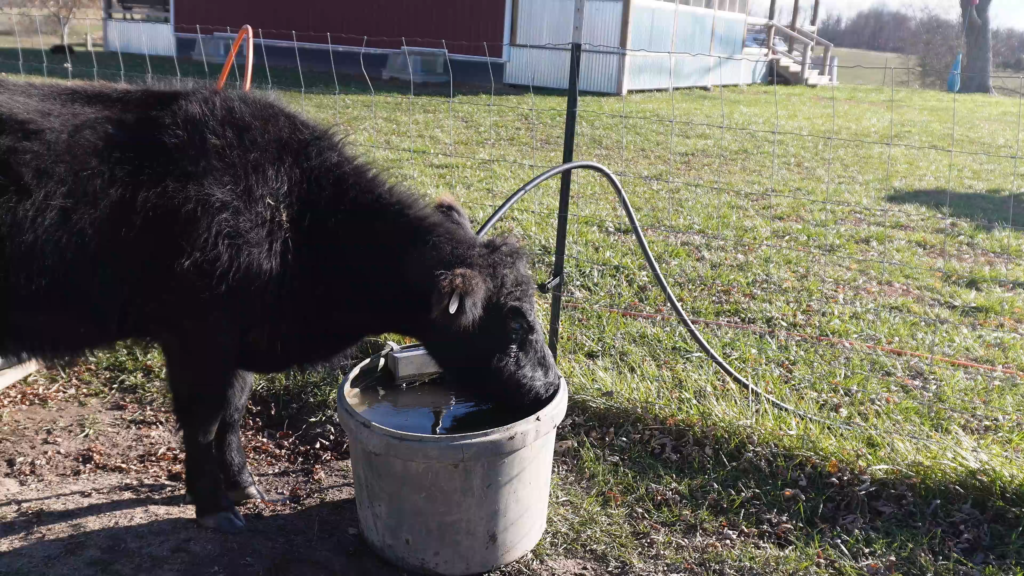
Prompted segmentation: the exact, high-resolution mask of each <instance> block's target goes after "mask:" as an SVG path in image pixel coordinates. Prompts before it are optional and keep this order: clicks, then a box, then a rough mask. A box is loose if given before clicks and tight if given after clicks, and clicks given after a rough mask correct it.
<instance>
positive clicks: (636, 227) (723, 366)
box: [476, 161, 853, 430]
mask: <svg viewBox="0 0 1024 576" xmlns="http://www.w3.org/2000/svg"><path fill="white" fill-rule="evenodd" d="M576 169H586V170H593V171H594V172H597V173H599V174H601V175H602V176H604V178H605V180H607V181H608V183H609V184H611V185H612V187H613V188H615V193H616V194H618V196H619V201H620V202H621V203H622V209H623V211H625V212H626V218H628V219H629V225H630V227H631V228H632V229H633V235H634V236H635V237H636V241H637V243H639V244H640V251H641V252H643V254H644V260H646V261H647V266H648V268H650V269H651V273H652V274H654V278H655V280H657V281H658V285H659V286H661V291H662V292H663V293H664V294H665V297H666V298H668V303H669V305H671V306H672V311H673V312H675V313H676V316H678V317H679V319H680V320H682V322H683V326H684V327H685V328H686V332H687V333H689V335H690V338H692V339H693V341H694V342H696V343H697V346H698V347H699V348H700V349H701V351H702V352H704V355H705V356H707V357H708V358H709V359H710V360H711V361H712V362H714V363H715V366H718V368H719V369H720V370H721V371H722V372H724V373H725V374H726V376H728V377H729V378H730V379H732V381H733V382H736V383H737V384H739V385H740V386H742V387H743V388H745V389H747V390H748V391H749V392H751V393H753V394H756V395H758V396H760V397H761V398H763V399H765V400H767V401H768V402H769V403H770V404H771V405H772V406H775V407H776V408H779V409H781V410H785V411H786V412H790V413H792V414H795V415H797V416H800V417H802V418H806V419H807V420H812V421H814V422H818V423H820V424H825V425H827V426H835V427H838V428H845V429H848V430H849V429H853V427H852V426H850V425H848V424H845V423H842V422H833V421H829V420H825V419H822V418H819V417H817V416H814V415H811V414H808V413H807V412H804V411H803V410H799V409H797V408H794V407H793V406H790V405H789V404H786V403H785V402H783V401H781V400H779V399H778V398H775V397H774V396H772V395H771V394H769V393H767V392H765V391H764V390H762V389H761V388H759V387H757V386H755V385H754V384H753V383H751V382H750V381H748V380H747V379H746V378H744V377H743V376H740V375H739V373H737V372H736V371H735V370H733V369H732V366H729V364H728V363H727V362H726V361H725V360H723V359H722V357H721V356H719V355H718V353H716V352H715V351H714V350H713V349H712V348H711V346H710V345H709V344H708V343H707V342H706V341H705V340H704V337H703V336H701V335H700V332H698V331H697V328H696V327H695V326H694V325H693V322H691V321H690V318H689V317H688V316H687V315H686V312H684V311H683V308H682V307H681V306H680V305H679V302H678V301H677V300H676V297H675V294H673V293H672V289H671V288H669V286H668V282H666V281H665V277H664V276H663V275H662V274H661V269H660V268H659V267H658V263H657V262H655V261H654V256H652V255H651V249H650V248H648V246H647V239H646V238H644V233H643V231H642V230H641V229H640V224H639V223H638V222H637V220H636V214H634V212H633V207H632V206H630V204H629V198H627V197H626V192H625V190H623V189H622V185H621V184H619V181H618V179H617V178H615V175H614V174H612V173H611V172H610V171H609V170H608V169H607V168H605V167H604V166H601V165H600V164H597V163H596V162H585V161H584V162H569V163H568V164H562V165H561V166H557V167H555V168H552V169H550V170H548V171H546V172H544V173H543V174H541V175H540V176H537V177H536V178H534V179H533V180H530V181H529V182H527V183H526V184H525V185H523V187H522V188H520V189H519V190H516V191H515V193H514V194H512V195H511V196H509V197H508V200H505V202H504V203H502V205H501V206H499V207H498V209H497V210H496V211H495V212H494V214H491V217H490V218H488V219H487V221H486V222H484V224H483V226H481V227H480V230H478V231H477V233H476V234H477V236H483V235H484V234H487V232H488V231H489V230H490V229H491V228H492V227H493V226H494V224H495V223H496V222H497V221H498V220H499V219H500V218H501V217H502V216H504V215H505V213H506V212H508V210H509V208H511V207H512V206H513V205H514V204H515V203H516V202H518V201H519V200H520V199H521V198H522V197H523V196H525V195H526V193H527V192H529V191H530V190H533V189H534V188H536V187H537V186H539V185H540V184H541V183H542V182H544V181H545V180H548V179H550V178H551V177H553V176H557V175H559V174H561V173H562V172H566V171H569V170H576ZM563 285H564V284H563Z"/></svg>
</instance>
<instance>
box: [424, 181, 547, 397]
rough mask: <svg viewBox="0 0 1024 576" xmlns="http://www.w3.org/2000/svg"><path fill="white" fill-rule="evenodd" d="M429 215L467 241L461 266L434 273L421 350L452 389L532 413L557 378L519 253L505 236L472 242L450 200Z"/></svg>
mask: <svg viewBox="0 0 1024 576" xmlns="http://www.w3.org/2000/svg"><path fill="white" fill-rule="evenodd" d="M436 209H437V211H438V212H439V213H440V214H442V215H443V216H444V217H445V218H447V219H448V220H449V221H450V222H452V223H454V224H456V225H457V226H459V227H460V228H462V229H464V232H465V233H466V234H468V235H470V236H472V240H471V244H470V245H471V246H472V251H473V257H472V258H470V259H468V261H469V262H471V264H469V265H467V266H466V267H460V268H455V269H452V270H441V271H437V272H436V286H435V288H434V296H433V299H432V321H431V323H430V324H431V329H430V330H429V334H426V335H424V338H423V344H424V346H425V347H426V348H427V351H428V352H429V353H430V355H431V356H432V357H433V358H434V360H435V361H436V362H437V363H438V365H440V366H441V368H443V369H444V371H445V376H446V378H449V379H450V380H451V381H453V382H454V383H455V384H456V385H457V386H460V387H463V388H465V389H467V390H472V391H473V392H474V393H475V394H478V395H481V396H483V397H484V398H486V399H489V400H491V401H493V402H495V403H498V404H500V405H501V406H503V407H507V408H509V409H512V410H532V409H538V408H540V407H541V405H542V404H543V403H544V402H545V401H546V400H548V399H549V398H550V397H551V396H552V395H553V394H554V392H555V391H556V390H557V389H558V385H559V375H558V369H557V368H556V366H555V361H554V358H553V357H552V355H551V351H550V350H548V347H547V345H546V343H545V340H544V331H543V326H541V324H540V323H539V322H538V321H537V317H536V314H535V301H534V291H535V289H536V288H535V286H536V285H535V283H534V279H533V276H532V275H531V274H530V271H529V267H528V265H527V259H526V254H525V253H524V252H523V251H522V250H520V248H519V246H518V245H517V244H516V243H515V242H514V241H512V240H510V239H507V238H493V239H487V240H478V239H476V237H475V234H474V232H473V228H472V226H471V224H470V221H469V218H468V217H467V216H466V214H465V213H464V212H463V211H462V209H461V208H460V207H459V206H458V204H456V203H455V202H454V201H453V200H450V199H442V200H441V201H439V202H438V204H437V206H436Z"/></svg>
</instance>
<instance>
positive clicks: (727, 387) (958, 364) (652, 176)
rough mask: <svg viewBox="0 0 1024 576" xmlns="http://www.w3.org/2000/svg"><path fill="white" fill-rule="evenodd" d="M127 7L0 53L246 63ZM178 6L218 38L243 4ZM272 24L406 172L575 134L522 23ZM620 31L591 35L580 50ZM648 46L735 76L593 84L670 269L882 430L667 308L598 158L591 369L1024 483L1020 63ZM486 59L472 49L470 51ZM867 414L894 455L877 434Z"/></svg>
mask: <svg viewBox="0 0 1024 576" xmlns="http://www.w3.org/2000/svg"><path fill="white" fill-rule="evenodd" d="M5 19H6V20H7V21H8V22H9V26H7V25H5V23H4V20H5ZM103 29H104V28H103V24H102V22H100V21H98V20H89V19H81V20H80V21H76V22H74V23H73V24H72V26H71V34H72V38H71V43H72V44H73V45H75V46H83V47H84V48H82V49H81V50H79V51H78V52H77V53H76V54H74V55H69V54H66V53H65V56H64V60H63V61H62V60H61V59H60V56H54V55H53V54H51V55H50V58H49V59H47V51H48V45H50V44H53V43H56V42H55V36H54V35H53V34H52V33H51V34H49V35H48V34H47V33H46V32H45V31H44V28H43V27H42V26H41V25H39V20H38V18H35V17H34V16H28V15H22V14H7V15H2V14H0V72H2V73H4V74H6V75H8V76H17V77H23V78H26V79H28V78H37V79H44V80H50V81H56V80H58V79H60V81H64V82H70V81H108V82H119V83H134V84H147V83H148V84H160V85H165V84H174V85H208V84H209V82H210V78H211V77H210V68H211V67H212V68H213V69H214V70H217V69H219V67H220V66H221V65H222V63H223V58H224V56H223V55H219V54H213V53H210V52H209V51H208V45H207V43H206V42H202V41H200V42H194V49H193V51H192V52H191V53H189V54H183V53H179V52H178V50H174V51H172V52H171V54H170V55H167V56H163V55H158V54H156V53H151V51H152V50H154V48H153V47H154V46H156V45H157V43H156V42H155V41H148V40H146V37H145V36H144V35H143V36H142V38H141V42H139V45H140V46H141V53H134V52H132V53H129V51H127V50H126V49H125V48H126V45H125V43H124V42H126V41H127V40H128V39H125V38H118V37H116V36H115V35H114V34H112V35H111V38H109V39H106V38H102V37H101V34H102V32H101V31H102V30H103ZM27 30H30V31H34V32H35V34H31V33H28V34H26V31H27ZM110 30H116V28H115V27H111V28H110ZM177 32H178V33H179V34H181V35H182V38H193V37H194V38H204V39H210V38H213V37H214V35H215V34H222V33H223V34H230V29H222V28H216V27H208V26H197V27H195V28H194V29H193V28H189V29H187V30H186V29H184V28H182V29H179V30H177ZM86 35H89V36H90V37H91V38H92V41H91V42H86V38H85V37H86ZM188 35H191V36H188ZM131 42H132V43H133V46H134V42H135V39H134V38H133V39H131ZM256 44H257V45H258V47H257V48H255V54H254V57H255V59H256V60H257V62H256V65H255V66H254V71H257V72H260V73H259V74H257V73H255V72H254V76H255V77H254V79H253V87H254V89H256V90H262V91H266V92H273V93H274V94H275V97H277V98H279V99H281V100H282V101H284V102H285V103H287V104H289V105H291V106H294V107H295V108H297V109H299V110H301V111H302V112H303V113H304V114H305V115H307V116H308V117H310V118H312V119H315V120H317V121H320V122H324V123H327V124H330V125H333V126H336V127H338V128H339V131H340V132H342V133H344V134H346V136H347V140H346V141H347V143H348V145H349V146H350V147H351V149H352V150H354V151H355V152H356V153H357V154H359V155H361V156H362V157H364V158H365V159H367V161H369V162H371V163H372V164H374V165H375V166H377V167H379V168H381V169H383V170H386V171H387V172H388V173H389V174H390V175H391V177H393V178H395V179H397V180H402V181H404V182H406V183H407V184H408V185H409V186H410V187H413V188H416V189H418V190H421V191H423V192H424V193H426V194H430V195H437V194H442V193H450V194H454V195H455V196H456V197H458V198H459V199H460V200H462V202H463V204H464V206H465V207H466V208H467V210H468V211H469V212H470V213H471V214H472V216H473V217H474V219H476V220H478V221H480V220H482V219H483V218H485V217H486V216H487V215H489V214H490V213H491V212H492V211H493V210H494V209H495V208H497V206H498V205H499V204H500V203H501V201H502V200H503V199H504V198H505V197H506V196H507V195H508V194H510V193H511V192H512V191H514V190H515V188H517V187H518V186H519V185H520V184H522V183H524V182H526V181H527V180H529V179H530V178H532V177H533V176H535V175H536V174H537V173H539V172H541V171H543V170H545V169H547V168H549V167H551V166H553V165H556V164H559V163H560V162H561V155H562V144H563V129H564V117H565V97H566V95H565V93H564V91H552V90H550V89H547V88H542V87H540V86H537V85H536V84H537V80H536V77H535V76H534V75H532V74H531V75H529V81H528V82H527V84H525V85H521V86H507V85H505V84H504V82H503V78H502V75H501V71H502V69H503V68H502V67H503V64H502V63H501V62H500V55H501V54H502V52H504V51H505V50H506V49H511V48H512V46H509V45H501V44H485V43H478V44H470V43H465V42H446V41H444V40H428V39H419V38H415V39H413V38H379V37H368V36H353V35H346V34H330V35H328V34H310V33H299V32H296V31H290V30H287V31H286V30H265V29H258V30H256ZM178 46H179V48H180V47H181V46H183V43H182V41H181V39H179V41H178ZM403 47H405V48H430V49H433V50H437V51H438V52H437V53H438V54H440V55H442V56H443V66H442V69H443V71H444V72H443V74H442V75H443V79H442V80H439V81H438V82H436V83H429V82H416V81H415V80H414V78H413V77H414V76H415V74H414V70H413V69H412V64H411V62H409V61H408V60H406V61H404V62H403V63H401V64H403V65H404V66H405V67H406V70H405V75H404V76H408V78H405V77H404V76H403V75H402V74H398V73H397V71H394V70H390V69H389V68H388V66H389V65H388V64H387V63H383V64H382V60H386V59H387V58H388V55H390V54H395V53H396V52H395V50H396V49H399V48H403ZM517 48H523V47H522V46H517ZM529 48H533V49H536V50H567V49H568V46H567V45H545V46H532V47H529ZM134 49H135V48H134V47H133V50H134ZM617 49H618V48H617V47H608V46H596V45H589V46H586V47H585V51H584V55H583V62H584V68H585V64H586V62H587V59H588V57H593V55H594V54H596V53H598V52H607V51H610V50H617ZM325 52H326V53H325ZM533 53H534V52H533V51H532V50H529V51H528V52H527V54H528V55H532V54H533ZM464 54H474V55H475V54H480V55H482V57H483V58H484V60H479V59H477V60H465V59H463V58H462V57H461V56H460V55H464ZM644 56H645V57H664V58H666V60H667V62H668V63H669V70H670V71H671V70H673V69H674V64H675V63H676V62H678V61H680V60H682V59H697V58H700V59H709V58H710V59H714V60H717V61H718V62H719V84H720V85H719V86H716V87H712V89H710V90H701V89H681V88H677V87H674V84H675V80H674V78H672V77H671V76H670V84H672V85H673V87H672V88H670V89H668V90H666V91H663V92H638V93H628V94H620V95H596V94H588V93H581V94H580V95H579V108H578V111H577V112H578V118H579V120H578V125H577V133H576V152H575V156H576V158H577V159H587V160H593V161H596V162H600V163H603V164H605V165H606V166H608V167H610V168H611V169H613V171H614V172H615V173H616V175H617V177H618V178H619V179H620V180H621V181H622V182H623V184H624V185H625V187H626V189H627V191H628V193H629V194H630V196H631V199H632V202H633V205H634V207H635V208H636V209H637V212H638V216H639V218H640V221H641V224H642V226H643V229H644V232H645V234H647V235H648V237H649V242H650V244H651V248H652V250H653V251H654V254H655V257H656V258H657V259H658V260H659V262H660V263H661V264H662V268H663V271H664V272H665V274H666V277H668V278H669V281H670V283H671V284H672V285H673V288H674V290H675V291H676V292H677V294H678V295H679V298H680V301H681V303H682V304H683V306H684V308H686V309H687V310H688V311H689V312H692V314H693V316H694V317H695V318H696V319H697V322H698V324H699V325H700V326H701V328H702V329H703V330H705V331H706V333H707V337H708V339H709V341H710V342H711V343H712V345H713V346H714V347H715V348H716V349H719V350H721V352H722V354H723V357H725V358H727V359H728V361H729V362H731V363H733V364H734V366H735V367H736V368H737V369H738V370H739V371H740V372H742V373H744V374H745V375H747V376H749V377H750V379H751V380H753V381H754V382H755V383H757V384H758V385H760V386H763V387H764V388H765V389H766V390H768V391H769V392H770V393H772V394H773V395H775V396H777V397H779V398H780V399H781V400H783V401H785V402H787V403H789V404H792V405H794V406H796V407H798V408H799V409H801V410H804V411H807V412H809V413H812V414H815V415H818V416H820V417H822V418H826V419H830V420H836V421H839V422H846V423H850V424H855V425H857V426H860V427H861V429H863V430H864V435H859V434H837V433H835V431H830V430H820V429H816V428H815V427H814V426H812V425H809V424H807V423H801V422H794V421H793V418H792V417H791V415H787V414H781V413H779V412H777V411H775V410H773V409H771V408H770V407H768V406H767V405H765V404H763V403H761V402H760V401H758V399H756V398H751V397H749V396H746V395H745V393H742V392H740V391H739V390H738V389H735V388H734V387H732V385H731V384H729V383H728V382H727V381H725V380H724V379H723V378H722V377H721V376H720V375H719V374H717V373H716V372H715V370H714V367H713V366H712V365H711V364H710V362H708V361H707V360H706V359H705V358H703V357H702V356H700V355H699V354H698V353H697V349H696V348H695V347H694V346H693V345H692V344H691V343H690V342H689V341H688V340H687V339H686V337H685V334H684V333H683V331H682V330H681V327H680V326H679V325H678V323H677V322H676V321H675V320H674V319H673V318H672V317H671V316H670V315H668V314H666V309H665V304H664V302H663V299H662V296H661V294H660V292H658V290H657V289H656V286H655V284H654V282H653V280H652V278H651V277H650V275H649V272H648V270H647V269H646V267H645V265H644V263H643V260H642V258H640V255H639V251H638V250H637V249H636V246H635V245H634V244H633V240H632V237H631V235H630V232H629V227H628V225H627V224H626V221H625V219H624V218H623V217H622V215H621V213H620V212H619V208H618V205H617V202H616V199H615V197H614V194H612V193H611V191H610V190H609V189H607V188H606V187H605V186H604V184H603V182H601V181H600V179H598V178H595V177H593V176H591V175H587V174H578V175H576V176H575V177H574V183H573V191H572V195H573V200H572V204H571V206H572V208H571V209H570V211H569V214H568V218H569V223H570V227H569V249H568V253H567V255H566V278H565V281H564V283H563V284H562V285H560V286H559V288H558V290H559V291H560V294H561V296H562V297H563V298H564V302H565V309H564V310H563V313H562V323H563V325H562V330H561V334H562V336H561V338H562V341H561V342H560V350H561V353H560V364H561V368H562V370H563V372H564V373H565V375H566V377H567V379H569V380H570V381H571V382H572V386H573V392H574V394H576V395H578V396H580V397H583V398H588V399H589V400H590V401H591V402H592V403H593V404H594V405H596V406H601V405H603V404H602V403H604V404H607V403H608V402H609V401H608V400H607V399H606V396H605V393H608V392H611V393H613V394H614V398H615V400H614V401H613V402H614V403H616V404H619V405H620V406H625V407H628V408H635V409H637V410H640V411H642V412H646V413H648V414H650V415H653V416H654V417H657V418H662V419H672V418H678V419H687V418H697V419H699V420H701V421H703V422H705V423H712V424H714V425H719V426H726V427H729V428H734V429H738V430H744V431H751V432H753V433H756V434H764V435H766V436H767V437H768V438H771V439H773V440H777V441H783V442H784V441H786V440H785V439H786V438H787V437H790V438H795V439H796V440H793V442H795V443H797V444H799V445H800V446H801V448H802V449H804V450H808V451H812V452H816V453H820V454H821V455H823V456H825V457H830V456H836V455H841V454H852V455H853V456H852V458H854V459H858V460H860V461H863V462H864V463H865V465H889V466H896V465H899V466H903V467H911V468H912V467H913V466H915V465H919V464H920V465H925V464H926V463H927V462H929V461H932V462H934V461H955V462H956V463H957V464H958V465H960V466H965V467H967V468H971V469H986V470H997V471H998V472H1000V473H1001V474H1002V475H1003V477H1005V478H1010V479H1011V480H1012V482H1014V483H1017V484H1020V483H1021V482H1022V481H1021V479H1020V475H1019V474H1020V473H1019V472H1018V471H1019V470H1020V469H1021V468H1020V466H1019V464H1020V463H1021V455H1020V445H1021V442H1020V441H1021V440H1022V439H1024V420H1022V417H1021V416H1019V414H1021V412H1022V411H1021V408H1022V407H1024V386H1022V380H1021V378H1022V373H1024V354H1022V353H1024V310H1022V309H1024V299H1022V297H1021V290H1022V288H1024V264H1022V262H1024V260H1022V258H1021V257H1022V256H1024V245H1022V239H1024V236H1022V234H1024V230H1022V226H1024V225H1021V224H1019V223H1018V224H1015V223H1014V218H1015V215H1014V205H1015V200H1016V197H1017V195H1018V194H1019V193H1020V190H1019V185H1020V184H1019V178H1018V171H1019V160H1020V152H1021V150H1020V142H1021V129H1022V109H1024V96H1022V94H1024V90H1021V88H1022V87H1024V78H1022V77H1019V76H1017V77H1012V78H1010V77H1005V78H1004V77H999V78H997V79H998V80H1000V81H1001V82H1002V83H1003V84H1006V85H1010V84H1012V85H1013V86H1015V89H1013V90H1009V91H1008V92H1007V93H1010V94H1012V95H1013V96H1012V97H1001V98H995V99H989V98H987V97H986V98H980V97H974V96H966V95H956V94H948V93H943V92H939V91H933V90H925V89H922V88H920V87H919V86H918V85H917V84H919V82H917V83H915V82H914V78H915V76H917V77H923V76H924V75H925V73H926V72H927V71H923V70H920V69H915V68H912V67H895V66H886V67H877V68H873V67H865V66H854V67H844V66H840V67H839V73H838V74H839V76H838V77H839V82H840V83H839V84H838V85H829V86H824V87H820V88H817V89H813V88H807V87H789V86H782V85H780V84H779V82H778V78H777V77H776V76H772V75H770V76H769V81H768V83H767V84H761V85H746V86H725V85H724V82H722V79H723V76H722V75H721V74H722V72H721V71H722V66H721V63H722V61H723V60H730V59H736V57H730V56H721V55H709V54H685V53H669V52H663V53H653V52H645V53H644ZM530 57H531V56H528V61H527V66H530V64H531V63H530V61H529V58H530ZM467 63H470V64H473V65H475V66H476V71H475V72H469V71H467V72H465V74H466V75H467V78H465V79H463V78H460V77H459V74H460V71H463V70H468V69H469V64H467ZM62 68H63V69H66V74H64V70H61V69H62ZM532 69H533V68H532V67H531V70H532ZM58 73H59V74H58ZM235 73H236V75H235V79H236V83H237V82H238V81H239V80H240V79H239V78H238V77H237V68H236V71H235ZM567 73H568V71H566V75H567ZM670 74H671V72H670ZM388 75H396V76H395V77H394V78H386V76H388ZM846 75H849V76H850V77H851V79H855V82H852V83H851V84H846V83H844V76H846ZM65 76H66V78H65ZM263 76H265V79H264V78H263ZM872 77H876V78H878V79H879V82H877V83H874V84H871V83H870V82H868V81H866V80H865V78H872ZM556 189H557V188H556V187H555V186H554V185H551V184H545V185H544V186H543V188H542V190H540V191H538V192H535V193H534V194H532V195H531V196H530V197H528V198H527V199H525V200H524V201H523V203H521V204H520V205H519V206H517V207H516V208H515V209H514V210H513V212H512V213H511V214H510V216H509V217H508V218H507V219H506V220H504V221H503V222H501V223H500V224H499V226H498V228H499V231H500V232H514V233H515V234H516V235H518V236H519V237H521V238H522V240H523V243H524V245H525V246H527V247H528V248H529V250H530V254H531V257H532V261H533V265H534V269H535V271H536V275H537V278H538V281H543V280H546V279H547V275H548V273H549V272H550V270H549V269H550V266H551V262H552V259H553V246H554V237H555V221H556V219H557V216H558V214H557V206H558V204H557V194H556V192H555V191H556ZM539 298H540V301H541V302H542V303H545V302H547V301H548V300H549V298H550V295H540V296H539ZM540 310H541V314H542V316H545V315H546V308H545V306H541V307H540ZM865 436H866V437H867V439H865ZM865 442H874V444H873V445H874V447H875V450H876V453H874V455H871V454H868V455H865V454H864V453H863V451H860V446H862V445H864V444H865ZM950 474H954V472H950Z"/></svg>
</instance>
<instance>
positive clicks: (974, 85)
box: [960, 0, 993, 94]
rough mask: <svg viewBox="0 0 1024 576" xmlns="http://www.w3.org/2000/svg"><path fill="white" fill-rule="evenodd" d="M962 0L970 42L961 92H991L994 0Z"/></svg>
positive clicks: (965, 48)
mask: <svg viewBox="0 0 1024 576" xmlns="http://www.w3.org/2000/svg"><path fill="white" fill-rule="evenodd" d="M971 4H972V2H971V0H960V10H961V14H962V15H963V18H964V20H963V21H965V22H967V41H966V45H965V46H964V64H963V70H962V73H961V76H960V92H974V93H983V94H991V93H993V91H992V27H991V24H990V21H989V14H988V9H989V6H991V4H992V0H981V1H980V2H979V3H978V5H977V6H973V10H972V6H971Z"/></svg>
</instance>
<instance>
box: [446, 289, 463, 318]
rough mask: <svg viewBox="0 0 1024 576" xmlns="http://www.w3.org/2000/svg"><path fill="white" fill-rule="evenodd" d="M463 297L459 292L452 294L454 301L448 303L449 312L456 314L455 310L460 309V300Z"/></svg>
mask: <svg viewBox="0 0 1024 576" xmlns="http://www.w3.org/2000/svg"><path fill="white" fill-rule="evenodd" d="M461 298H462V297H461V296H460V295H459V293H458V292H456V293H455V294H454V295H452V301H451V302H450V303H449V304H448V313H449V314H455V311H456V310H458V309H459V300H460V299H461Z"/></svg>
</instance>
